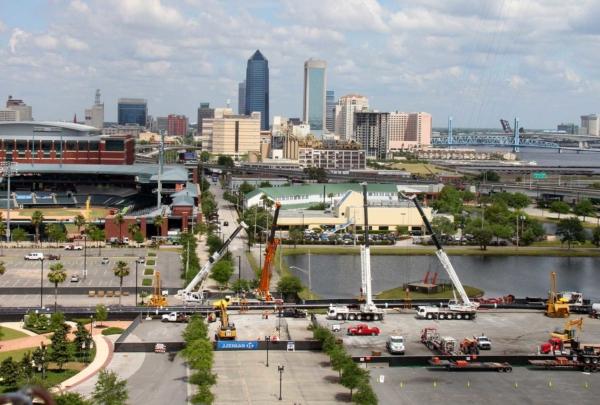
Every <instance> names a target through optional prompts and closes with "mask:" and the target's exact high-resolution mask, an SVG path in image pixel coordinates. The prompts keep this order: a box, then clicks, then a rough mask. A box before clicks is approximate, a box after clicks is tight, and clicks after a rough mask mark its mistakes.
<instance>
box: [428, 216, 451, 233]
mask: <svg viewBox="0 0 600 405" xmlns="http://www.w3.org/2000/svg"><path fill="white" fill-rule="evenodd" d="M431 226H432V228H433V231H434V232H435V233H436V234H437V235H453V234H454V231H455V227H454V222H452V221H450V220H449V219H448V218H446V217H442V216H437V217H434V218H433V219H432V220H431Z"/></svg>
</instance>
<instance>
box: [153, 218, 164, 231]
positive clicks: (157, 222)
mask: <svg viewBox="0 0 600 405" xmlns="http://www.w3.org/2000/svg"><path fill="white" fill-rule="evenodd" d="M164 222H165V218H164V217H163V216H162V215H157V216H155V217H154V220H153V221H152V223H153V224H154V227H155V228H156V229H157V230H159V231H160V232H158V236H161V235H162V227H163V223H164Z"/></svg>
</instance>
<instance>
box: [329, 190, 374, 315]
mask: <svg viewBox="0 0 600 405" xmlns="http://www.w3.org/2000/svg"><path fill="white" fill-rule="evenodd" d="M361 185H362V191H363V213H364V218H365V221H364V223H365V226H363V228H364V240H365V244H364V245H361V247H360V259H361V260H360V271H361V272H360V273H361V282H362V288H361V290H360V293H361V299H362V300H364V303H362V304H360V306H358V307H349V306H334V305H330V306H329V310H328V311H327V318H329V319H336V320H338V321H342V320H350V321H353V320H359V321H381V320H383V315H384V313H383V310H382V309H381V308H378V307H377V306H376V305H375V303H374V302H373V293H372V290H371V250H370V247H369V241H370V238H369V216H368V211H369V210H368V204H367V183H362V184H361Z"/></svg>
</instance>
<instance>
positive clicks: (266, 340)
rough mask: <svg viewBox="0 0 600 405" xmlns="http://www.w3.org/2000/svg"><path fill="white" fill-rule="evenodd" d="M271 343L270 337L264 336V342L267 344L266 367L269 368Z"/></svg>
mask: <svg viewBox="0 0 600 405" xmlns="http://www.w3.org/2000/svg"><path fill="white" fill-rule="evenodd" d="M270 341H271V336H265V342H267V367H269V342H270Z"/></svg>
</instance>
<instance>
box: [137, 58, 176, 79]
mask: <svg viewBox="0 0 600 405" xmlns="http://www.w3.org/2000/svg"><path fill="white" fill-rule="evenodd" d="M170 68H171V63H169V62H167V61H165V60H160V61H156V62H149V63H146V64H144V66H143V69H144V71H145V72H147V73H149V74H152V75H155V76H162V75H164V74H166V73H167V72H168V71H169V69H170Z"/></svg>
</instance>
